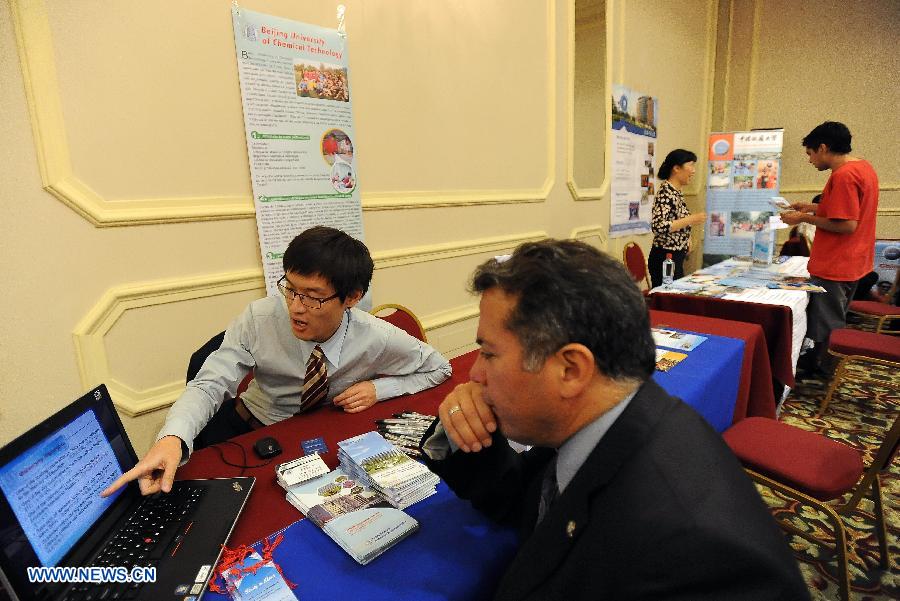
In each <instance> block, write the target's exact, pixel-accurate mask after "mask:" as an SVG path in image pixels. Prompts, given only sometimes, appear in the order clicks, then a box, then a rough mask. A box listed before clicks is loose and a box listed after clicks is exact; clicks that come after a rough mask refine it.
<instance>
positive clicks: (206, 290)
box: [72, 231, 547, 417]
mask: <svg viewBox="0 0 900 601" xmlns="http://www.w3.org/2000/svg"><path fill="white" fill-rule="evenodd" d="M544 238H547V233H546V232H542V231H534V232H526V233H524V234H513V235H507V236H493V237H490V238H475V239H471V240H464V241H460V242H452V243H445V244H430V245H426V246H412V247H407V248H400V249H395V250H389V251H381V252H378V253H373V259H374V261H375V268H376V269H389V268H392V267H401V266H404V265H412V264H417V263H426V262H429V261H439V260H446V259H451V258H455V257H462V256H468V255H475V254H480V253H484V252H495V251H504V250H509V249H510V248H513V247H515V246H517V245H519V244H521V243H523V242H531V241H535V240H542V239H544ZM265 289H266V286H265V280H264V277H263V271H262V269H248V270H242V271H232V272H224V273H218V274H213V275H205V276H195V277H186V278H173V279H165V280H155V281H148V282H135V283H130V284H122V285H119V286H114V287H112V288H110V289H109V290H107V291H106V292H105V293H104V294H103V295H102V296H101V297H100V299H99V300H98V301H97V303H96V304H95V305H94V306H93V307H92V308H91V309H90V310H89V311H88V312H87V314H86V315H85V316H84V317H83V318H82V319H81V320H80V321H79V322H78V324H77V325H76V326H75V329H74V330H73V332H72V337H73V340H74V343H75V355H76V361H77V365H78V372H79V375H80V377H81V383H82V386H83V388H84V389H89V388H92V387H94V386H96V385H97V384H99V383H101V382H105V383H106V385H107V387H108V388H109V390H110V393H111V395H112V397H113V399H115V401H114V402H115V404H116V407H117V408H118V409H119V410H120V411H121V412H122V413H123V414H125V415H128V416H130V417H136V416H138V415H142V414H145V413H149V412H151V411H156V410H158V409H161V408H164V407H167V406H169V405H171V404H172V403H173V402H175V399H177V398H178V395H180V394H181V391H182V390H183V389H184V383H183V382H182V381H175V382H168V383H164V384H161V385H159V386H152V387H149V388H144V389H136V388H133V387H131V386H128V385H127V384H125V383H123V382H122V381H120V380H118V379H117V378H116V377H115V374H113V373H111V372H110V370H109V361H108V358H107V352H106V344H105V338H106V335H107V334H108V333H109V332H110V331H111V330H112V329H113V327H115V324H116V322H118V320H119V319H120V318H121V317H122V315H123V314H124V313H125V312H126V311H128V310H132V309H141V308H145V307H150V306H155V305H164V304H168V303H174V302H180V301H186V300H195V299H200V298H208V297H213V296H220V295H223V294H231V293H236V292H246V291H250V290H259V291H260V293H261V294H265ZM477 315H478V306H477V304H476V305H465V306H462V307H456V308H453V309H449V310H446V311H440V312H437V313H433V314H431V315H428V316H426V317H425V318H424V319H423V320H422V323H423V324H424V326H425V329H426V331H430V330H434V329H437V328H441V327H444V326H447V325H451V324H454V323H457V322H460V321H465V320H467V319H471V318H472V317H475V316H477Z"/></svg>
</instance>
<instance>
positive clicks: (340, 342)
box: [300, 309, 350, 369]
mask: <svg viewBox="0 0 900 601" xmlns="http://www.w3.org/2000/svg"><path fill="white" fill-rule="evenodd" d="M349 327H350V309H347V310H345V311H344V315H343V317H341V325H339V326H338V328H337V330H335V331H334V334H332V335H331V338H329V339H328V340H326V341H325V342H315V341H312V340H301V341H300V349H301V353H302V358H303V363H304V364H306V363H307V362H308V361H309V356H310V355H311V354H312V352H313V349H314V348H316V345H319V346H320V347H322V353H323V354H324V355H325V359H327V360H328V362H329V363H330V364H331V365H332V367H334V368H335V369H337V368H338V367H340V366H341V349H342V348H344V340H345V339H346V338H347V330H348V329H349Z"/></svg>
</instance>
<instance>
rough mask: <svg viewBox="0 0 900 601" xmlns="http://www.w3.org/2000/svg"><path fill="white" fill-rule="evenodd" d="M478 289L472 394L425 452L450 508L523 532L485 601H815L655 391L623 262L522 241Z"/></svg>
mask: <svg viewBox="0 0 900 601" xmlns="http://www.w3.org/2000/svg"><path fill="white" fill-rule="evenodd" d="M473 289H474V291H475V292H478V293H481V316H480V320H479V324H478V344H479V345H480V346H481V351H480V356H479V358H478V360H477V361H476V363H475V365H474V366H473V368H472V372H471V379H472V381H471V382H469V383H467V384H464V385H461V386H459V387H457V388H456V389H455V390H454V391H453V392H452V393H451V394H450V395H448V396H447V398H446V399H445V400H444V402H443V403H442V404H441V406H440V419H439V420H436V421H435V424H434V426H433V429H432V431H430V432H429V433H428V434H426V436H425V438H423V444H422V447H423V450H424V451H425V454H426V455H427V456H428V457H429V460H428V462H429V464H430V466H431V467H432V469H434V470H435V471H436V472H437V473H438V474H439V475H441V476H442V477H443V478H444V479H445V480H446V481H447V483H448V484H449V485H450V486H451V487H452V488H453V489H454V490H455V491H456V493H457V494H458V495H459V496H460V497H463V498H466V499H470V500H471V501H472V503H473V504H474V505H475V506H476V507H477V508H479V509H480V510H482V511H484V512H485V513H487V514H488V515H490V516H491V517H493V518H495V519H497V520H499V521H502V522H507V523H511V524H515V525H517V526H518V527H519V528H520V531H521V535H522V541H521V546H520V549H519V552H518V554H517V556H516V557H515V559H514V560H513V561H512V563H511V564H510V566H509V567H508V569H507V571H506V573H505V574H504V575H503V577H502V580H501V582H500V585H499V587H498V589H497V591H496V593H495V599H502V600H514V599H515V600H520V599H521V600H525V599H528V600H535V601H537V600H540V601H553V600H556V599H559V600H563V599H565V600H568V601H571V600H578V599H585V600H587V599H591V600H596V599H610V600H616V601H620V600H625V599H683V600H685V601H687V600H691V601H698V600H711V599H721V600H723V601H724V600H728V601H736V600H750V599H754V600H756V599H759V600H762V599H765V600H775V599H783V600H792V601H793V600H796V599H808V598H809V594H808V591H807V589H806V586H805V585H804V582H803V580H802V578H801V576H800V573H799V570H798V568H797V563H796V561H795V559H794V558H793V556H792V555H791V553H790V552H789V550H788V546H787V544H786V543H785V541H784V538H783V536H782V534H781V533H780V531H779V530H778V528H777V526H776V525H775V523H774V521H773V519H772V517H771V515H770V514H769V512H768V510H767V509H766V507H765V506H764V504H763V503H762V501H761V499H760V497H759V495H758V494H757V492H756V490H755V489H754V487H753V485H752V483H751V482H750V480H749V479H748V478H747V477H746V475H745V474H744V472H743V470H742V469H741V467H740V465H739V464H738V462H737V460H736V459H735V458H734V457H733V455H732V454H731V452H730V451H729V450H728V448H727V447H726V446H725V444H724V443H723V442H722V439H721V437H720V436H719V435H718V434H717V433H716V432H715V431H713V429H712V428H711V427H710V426H708V425H707V424H706V422H705V421H704V420H703V418H702V417H700V416H699V415H698V414H696V413H695V412H694V411H693V410H692V409H691V408H690V407H688V406H687V405H685V404H684V403H683V402H681V401H680V400H678V399H676V398H673V397H671V396H669V395H668V394H667V393H666V392H665V391H664V390H662V389H661V388H660V387H659V386H658V385H656V384H655V383H654V382H653V381H652V380H651V379H650V375H651V374H652V372H653V369H654V343H653V338H652V336H651V333H650V325H649V320H648V315H647V310H646V308H645V306H644V300H643V298H642V297H641V293H640V291H639V290H638V289H637V288H636V287H635V285H634V283H633V282H632V281H631V280H630V278H629V277H628V274H627V273H626V271H625V270H624V269H623V268H622V266H621V265H619V264H618V263H617V262H615V261H614V260H612V259H611V258H609V257H608V256H606V255H604V254H603V253H601V252H599V251H597V250H595V249H593V248H592V247H590V246H588V245H586V244H582V243H579V242H572V241H545V242H537V243H529V244H525V245H522V246H520V247H519V248H518V249H517V250H516V252H515V253H514V254H513V255H512V257H511V258H509V259H508V260H507V261H497V260H491V261H488V262H487V263H485V264H484V265H482V266H481V267H480V268H479V269H478V270H477V272H476V274H475V277H474V280H473ZM508 440H515V441H517V442H519V443H525V444H528V445H533V448H531V449H530V450H528V451H526V452H524V453H521V454H519V453H516V452H515V451H514V450H513V449H512V448H511V447H510V445H509V444H507V441H508Z"/></svg>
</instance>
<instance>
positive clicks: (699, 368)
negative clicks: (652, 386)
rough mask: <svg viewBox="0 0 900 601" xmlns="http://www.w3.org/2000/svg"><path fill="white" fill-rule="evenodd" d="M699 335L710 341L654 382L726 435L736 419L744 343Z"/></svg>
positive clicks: (690, 353)
mask: <svg viewBox="0 0 900 601" xmlns="http://www.w3.org/2000/svg"><path fill="white" fill-rule="evenodd" d="M670 329H671V328H670ZM678 331H680V332H681V331H685V330H678ZM689 333H691V334H694V333H696V332H689ZM699 335H700V336H705V337H706V338H707V339H706V340H705V341H703V343H702V344H701V345H700V346H698V347H696V348H694V350H692V351H689V352H687V353H686V354H687V359H685V360H683V361H682V362H681V363H679V364H678V365H676V366H674V367H673V368H672V369H670V370H669V371H667V372H660V371H657V372H655V373H654V374H653V379H654V380H656V383H657V384H659V385H660V386H662V387H663V388H665V389H666V391H668V393H669V394H671V395H674V396H677V397H678V398H680V399H682V400H683V401H684V402H686V403H687V404H688V405H690V406H691V407H693V408H694V409H696V410H697V412H698V413H700V415H702V416H703V417H705V418H706V421H708V422H709V423H710V425H712V427H713V428H715V430H716V432H722V431H724V430H725V429H726V428H728V427H729V426H730V425H731V424H732V421H733V419H734V404H735V401H736V400H737V392H738V386H739V384H740V380H741V362H742V361H743V357H744V341H743V340H738V339H735V338H724V337H722V336H711V335H709V334H703V333H700V334H699ZM667 350H668V349H667ZM672 350H675V352H684V351H678V350H676V349H672Z"/></svg>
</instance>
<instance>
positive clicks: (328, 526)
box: [306, 489, 419, 565]
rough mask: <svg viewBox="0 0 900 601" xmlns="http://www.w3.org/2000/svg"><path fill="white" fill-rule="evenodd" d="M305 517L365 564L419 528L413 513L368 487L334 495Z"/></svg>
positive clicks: (359, 561) (312, 508) (312, 509)
mask: <svg viewBox="0 0 900 601" xmlns="http://www.w3.org/2000/svg"><path fill="white" fill-rule="evenodd" d="M306 517H307V518H308V519H309V520H310V521H312V522H313V523H314V524H316V525H317V526H319V527H320V528H321V529H322V531H323V532H325V534H327V535H328V536H330V537H331V539H332V540H333V541H334V542H336V543H337V544H339V545H340V546H341V548H342V549H343V550H344V551H346V552H347V553H348V554H349V555H350V557H352V558H353V559H355V560H356V561H357V562H358V563H360V564H362V565H365V564H367V563H369V562H370V561H372V560H373V559H375V558H376V557H378V556H379V555H381V554H382V553H384V552H385V551H387V550H388V549H389V548H391V547H393V546H394V545H395V544H397V543H398V542H400V541H401V540H403V539H404V538H406V537H407V536H409V535H410V534H412V533H413V532H415V531H416V530H418V529H419V523H418V522H417V521H416V520H415V519H414V518H413V517H412V516H410V515H408V514H406V513H404V512H403V511H401V510H399V509H395V508H394V507H393V506H391V504H390V503H388V501H387V499H385V498H384V497H383V496H381V495H380V494H378V493H377V492H375V491H373V490H369V489H363V490H361V491H359V492H351V493H349V494H346V495H338V496H334V497H332V498H331V499H329V500H327V501H325V502H323V503H320V504H318V505H316V506H314V507H310V509H309V511H308V512H307V514H306Z"/></svg>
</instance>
